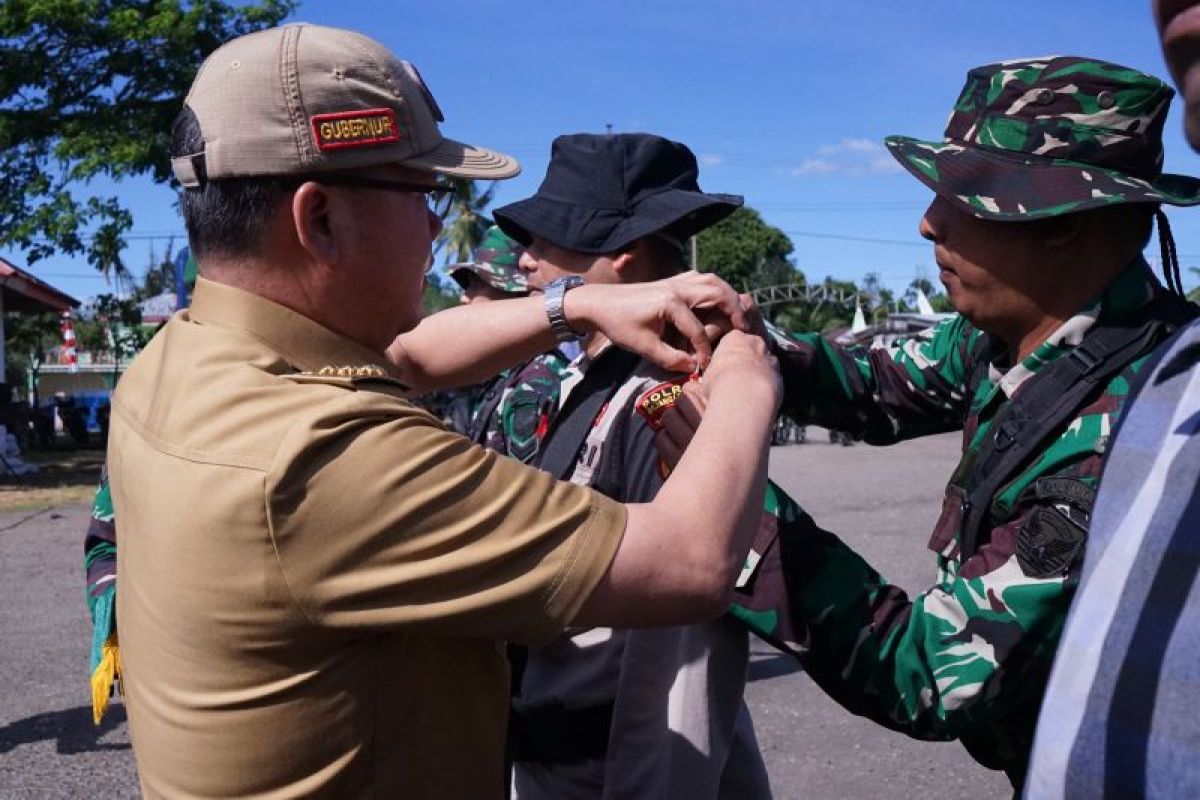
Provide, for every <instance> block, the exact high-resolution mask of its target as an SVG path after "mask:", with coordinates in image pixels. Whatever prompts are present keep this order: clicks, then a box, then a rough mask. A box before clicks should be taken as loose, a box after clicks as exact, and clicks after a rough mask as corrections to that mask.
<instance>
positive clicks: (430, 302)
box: [421, 272, 459, 316]
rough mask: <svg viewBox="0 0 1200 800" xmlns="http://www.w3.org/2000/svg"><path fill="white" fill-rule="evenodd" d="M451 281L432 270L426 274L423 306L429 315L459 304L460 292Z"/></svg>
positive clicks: (422, 296) (422, 294)
mask: <svg viewBox="0 0 1200 800" xmlns="http://www.w3.org/2000/svg"><path fill="white" fill-rule="evenodd" d="M450 283H451V281H450V280H447V279H445V278H439V277H438V276H437V275H435V274H433V273H432V272H431V273H429V274H428V275H426V276H425V289H424V291H423V292H422V293H421V307H422V309H424V311H425V314H426V315H427V316H428V315H429V314H434V313H437V312H438V311H442V310H444V309H447V308H453V307H454V306H456V305H458V303H459V299H458V293H457V292H456V291H455V290H454V289H453V288H452V287H451V286H450Z"/></svg>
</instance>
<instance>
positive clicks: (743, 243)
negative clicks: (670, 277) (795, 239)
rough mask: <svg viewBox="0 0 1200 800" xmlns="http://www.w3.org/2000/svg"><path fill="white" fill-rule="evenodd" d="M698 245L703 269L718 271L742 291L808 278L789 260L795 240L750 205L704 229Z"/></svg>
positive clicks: (697, 242) (698, 239) (697, 239)
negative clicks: (769, 222)
mask: <svg viewBox="0 0 1200 800" xmlns="http://www.w3.org/2000/svg"><path fill="white" fill-rule="evenodd" d="M696 249H697V252H698V258H699V263H700V268H701V269H702V270H704V271H706V272H715V273H716V274H718V275H720V276H721V277H722V278H724V279H725V280H726V281H727V282H728V283H729V285H730V286H732V287H734V288H735V289H738V290H741V291H746V290H748V289H751V288H755V287H758V286H768V285H772V284H776V285H777V284H782V283H793V282H796V281H802V280H803V279H804V276H803V275H801V274H800V273H799V272H797V271H796V268H795V266H793V265H792V263H791V262H790V261H789V260H788V259H789V257H790V256H791V254H792V251H793V249H794V248H793V246H792V240H791V239H790V238H788V235H787V234H786V233H784V232H783V231H781V230H779V228H776V227H774V226H772V225H768V224H767V223H766V222H764V221H763V218H762V215H761V214H759V213H758V212H757V211H755V210H754V209H753V208H749V207H746V206H743V207H742V208H739V209H738V210H737V211H734V212H733V213H732V214H730V215H729V216H728V217H726V218H725V219H723V220H721V221H720V222H718V223H717V224H716V225H713V226H712V227H710V228H707V229H706V230H704V231H701V232H700V234H699V235H698V236H697V237H696Z"/></svg>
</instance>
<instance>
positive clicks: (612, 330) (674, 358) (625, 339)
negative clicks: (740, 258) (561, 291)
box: [563, 272, 746, 372]
mask: <svg viewBox="0 0 1200 800" xmlns="http://www.w3.org/2000/svg"><path fill="white" fill-rule="evenodd" d="M563 310H564V313H565V315H566V318H567V321H568V322H569V324H570V325H571V327H572V328H573V329H574V330H577V331H584V332H587V333H591V332H592V331H594V330H598V331H600V332H601V333H603V334H604V335H605V336H607V337H608V338H609V339H611V340H612V341H613V342H614V343H616V344H617V345H619V346H621V347H623V348H625V349H626V350H632V351H634V352H635V353H638V354H639V355H641V356H643V357H645V358H647V359H649V360H650V361H652V362H654V363H655V364H657V365H658V366H660V367H662V368H663V369H667V370H671V371H673V372H693V371H695V370H696V369H702V368H704V367H706V366H707V365H708V364H709V362H710V361H711V360H713V350H712V341H713V340H714V339H715V338H717V337H719V336H720V335H721V334H722V333H724V332H725V331H727V330H729V329H731V328H734V329H737V330H745V329H746V316H745V314H744V313H743V311H742V304H741V301H740V299H739V298H738V296H737V293H736V292H734V291H733V289H731V288H730V287H729V284H727V283H725V281H723V280H721V279H720V278H718V277H717V276H715V275H711V274H704V275H702V274H700V273H697V272H685V273H683V274H682V275H676V276H674V277H672V278H667V279H666V280H661V281H654V282H653V283H641V284H628V285H621V286H615V285H605V286H601V285H595V284H592V285H586V286H581V287H579V288H578V289H574V290H572V291H570V292H567V294H566V296H565V298H564V308H563ZM701 317H703V321H701ZM674 332H677V333H678V334H679V335H680V336H682V338H683V340H685V341H686V342H687V347H689V348H690V352H689V351H688V350H683V349H680V348H679V347H675V346H673V345H672V344H670V343H669V342H670V341H671V340H672V339H674V338H675V337H673V336H672V335H671V334H672V333H674Z"/></svg>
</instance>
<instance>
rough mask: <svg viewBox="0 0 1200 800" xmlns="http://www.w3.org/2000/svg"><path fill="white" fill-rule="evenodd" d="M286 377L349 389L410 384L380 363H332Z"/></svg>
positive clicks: (299, 381)
mask: <svg viewBox="0 0 1200 800" xmlns="http://www.w3.org/2000/svg"><path fill="white" fill-rule="evenodd" d="M284 377H285V378H287V379H288V380H290V381H294V382H295V383H327V384H332V385H335V386H343V387H345V388H347V389H352V388H355V387H356V386H358V385H360V384H362V385H366V384H373V385H375V386H376V387H378V386H381V385H391V386H395V387H399V388H400V389H402V390H403V391H408V386H406V385H405V384H404V382H403V381H400V380H399V379H397V378H394V377H393V376H391V375H390V374H388V372H387V371H386V370H385V369H384V368H383V367H381V366H379V365H378V364H360V365H357V366H352V365H344V366H334V365H332V364H330V365H328V366H324V367H321V368H320V369H318V370H316V371H315V372H293V373H291V374H288V375H285V376H284Z"/></svg>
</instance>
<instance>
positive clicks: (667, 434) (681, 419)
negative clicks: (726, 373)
mask: <svg viewBox="0 0 1200 800" xmlns="http://www.w3.org/2000/svg"><path fill="white" fill-rule="evenodd" d="M707 407H708V397H707V396H705V394H704V389H703V388H702V387H701V386H700V384H699V383H697V382H696V381H688V382H687V383H685V384H684V385H683V393H682V394H681V395H679V398H678V399H677V400H676V401H675V404H674V405H673V406H671V407H670V408H668V409H667V410H666V411H664V412H663V415H662V416H661V417H660V418H659V423H660V424H661V425H662V430H660V431H659V432H658V433H656V434H655V435H654V449H655V450H657V451H658V455H659V457H660V458H661V459H662V460H663V463H664V464H666V465H667V467H668V468H670V469H672V470H674V469H675V466H676V465H677V464H678V463H679V459H681V458H683V451H684V450H687V446H688V444H689V443H691V441H692V437H693V436H695V435H696V429H697V428H699V427H700V420H702V419H704V409H705V408H707Z"/></svg>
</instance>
